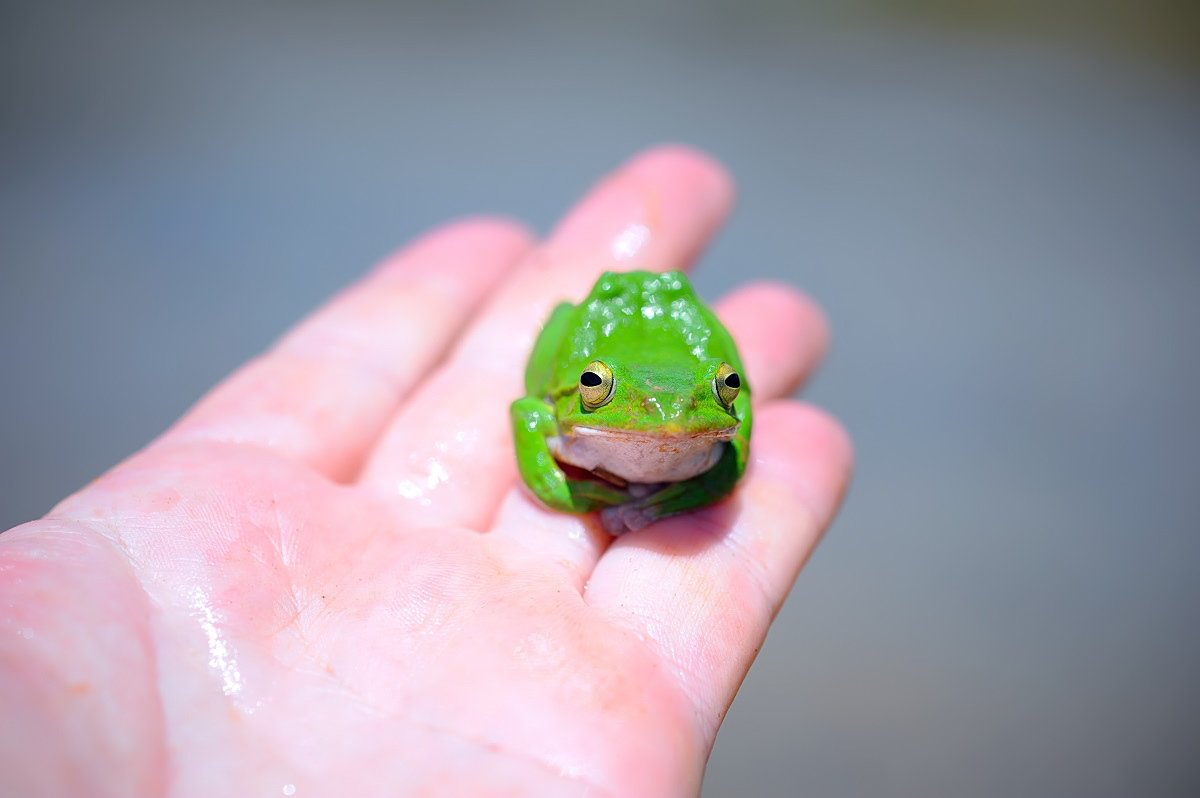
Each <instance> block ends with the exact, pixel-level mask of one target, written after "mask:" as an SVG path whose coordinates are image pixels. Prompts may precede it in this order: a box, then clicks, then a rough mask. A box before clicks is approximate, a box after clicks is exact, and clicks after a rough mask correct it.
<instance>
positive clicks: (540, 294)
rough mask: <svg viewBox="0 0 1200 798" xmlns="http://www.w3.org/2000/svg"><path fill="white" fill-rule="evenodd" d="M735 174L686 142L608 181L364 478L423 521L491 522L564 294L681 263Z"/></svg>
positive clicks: (508, 480) (396, 428)
mask: <svg viewBox="0 0 1200 798" xmlns="http://www.w3.org/2000/svg"><path fill="white" fill-rule="evenodd" d="M731 198H732V188H731V185H730V182H729V179H728V177H727V176H726V174H725V172H724V171H723V170H722V169H721V168H720V167H719V166H717V165H716V164H715V163H713V161H711V160H710V159H708V158H707V157H705V156H702V155H699V154H697V153H694V152H691V151H688V150H684V149H681V148H665V149H659V150H654V151H651V152H649V153H646V154H644V155H642V156H640V157H638V158H635V159H634V160H633V161H631V162H630V163H629V164H627V165H626V166H624V167H623V168H621V169H619V170H618V171H617V172H616V173H615V174H614V175H613V176H612V177H610V178H608V179H607V180H605V181H604V182H602V183H601V184H600V185H598V186H597V187H596V188H595V189H594V190H593V191H592V192H591V193H589V194H588V195H587V196H586V197H585V198H584V200H583V201H582V202H581V203H580V204H579V205H578V206H576V207H575V208H574V209H573V210H572V211H571V212H570V213H569V214H568V215H567V217H566V218H565V220H564V221H563V222H562V224H561V225H560V226H559V228H558V229H557V230H556V231H555V233H554V234H553V235H552V236H551V238H550V240H549V241H548V242H547V243H546V244H545V246H544V247H542V248H541V250H539V251H538V252H536V253H534V254H533V255H532V256H530V257H529V258H528V259H527V260H526V262H525V264H524V266H523V267H522V268H521V269H520V271H519V272H518V273H517V274H516V275H514V278H513V279H512V280H511V281H510V282H509V283H508V284H507V285H506V286H505V288H504V290H502V291H500V292H499V293H498V295H497V296H496V297H495V300H494V301H493V302H492V303H491V304H490V305H489V306H488V307H487V309H486V310H485V312H484V313H483V314H482V315H481V317H480V318H479V319H478V321H477V322H476V323H475V324H474V325H473V326H472V328H471V330H470V331H469V332H468V333H467V334H466V335H465V337H464V339H463V341H462V343H461V345H460V346H459V347H458V349H457V351H456V352H455V354H454V356H453V357H452V359H451V360H450V362H449V363H448V364H447V366H446V367H445V368H444V369H442V370H441V371H440V372H439V373H438V374H436V375H435V376H434V377H433V378H432V379H431V380H430V381H429V382H428V383H427V384H425V385H424V386H423V387H422V390H421V391H420V392H419V394H418V395H416V396H414V397H413V400H412V402H410V403H409V404H407V405H405V406H404V407H403V408H402V409H401V410H400V412H399V413H398V414H397V415H396V418H395V419H394V420H393V421H392V423H391V425H390V427H389V429H388V431H387V433H386V434H385V435H384V437H383V439H382V441H381V443H380V445H379V447H378V448H377V449H376V450H375V452H374V453H373V455H372V456H371V459H370V461H369V463H368V465H367V468H366V469H365V471H364V473H363V476H362V482H363V484H364V485H365V486H366V487H368V488H369V489H373V490H377V491H379V492H381V493H383V494H384V495H385V496H387V497H389V498H390V499H392V500H393V501H394V502H396V503H397V505H398V506H399V507H400V508H401V509H407V508H409V507H412V508H419V510H420V512H419V513H410V514H409V516H408V517H409V518H410V519H412V520H414V521H417V522H419V523H420V524H422V525H427V526H436V525H444V524H461V525H465V526H470V527H474V528H480V529H481V528H483V527H485V526H486V525H488V524H489V523H490V520H491V518H492V516H493V514H494V513H495V510H496V506H497V505H498V503H499V501H500V498H501V496H502V495H503V492H504V491H505V490H506V489H507V488H508V487H509V486H510V485H511V484H512V482H513V479H514V477H515V473H516V471H515V466H514V461H513V453H512V436H511V431H510V428H509V424H510V421H509V414H508V406H509V404H510V403H511V402H512V400H513V399H515V398H517V397H519V396H521V394H522V393H523V392H524V389H523V374H524V369H525V359H526V358H527V357H528V355H529V350H530V348H531V347H532V345H533V341H534V338H535V337H536V335H537V333H538V331H539V329H540V327H541V324H542V322H543V321H544V320H545V319H546V317H547V315H548V314H549V312H550V310H551V309H552V308H553V306H554V305H555V304H556V303H558V302H559V301H561V300H564V299H568V300H578V299H579V298H581V297H582V296H583V295H584V294H585V293H586V292H587V290H588V289H589V288H590V287H591V285H592V283H593V282H595V280H596V278H597V277H598V276H599V274H600V273H601V272H602V271H604V270H616V269H634V268H640V269H660V270H661V269H668V268H680V267H681V266H683V265H685V264H686V263H687V262H688V261H689V260H690V259H691V258H692V257H693V256H694V255H695V253H696V252H698V251H699V250H700V248H701V247H702V246H703V244H704V242H706V241H707V240H708V239H709V237H710V236H711V235H712V233H713V232H714V231H715V229H716V227H717V226H718V224H720V222H721V221H722V220H723V219H724V217H725V215H726V213H727V211H728V208H729V205H730V202H731Z"/></svg>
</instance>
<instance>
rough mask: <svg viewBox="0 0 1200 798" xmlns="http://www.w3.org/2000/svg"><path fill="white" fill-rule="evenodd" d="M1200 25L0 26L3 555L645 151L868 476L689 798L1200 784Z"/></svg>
mask: <svg viewBox="0 0 1200 798" xmlns="http://www.w3.org/2000/svg"><path fill="white" fill-rule="evenodd" d="M1194 8H1195V5H1194V4H1190V3H1184V2H1148V3H1141V4H1137V3H1118V2H1107V1H1106V0H1098V1H1097V2H1090V3H1085V2H1066V3H1062V2H1060V3H1035V2H1015V3H1012V2H1010V3H1001V2H986V1H985V0H971V1H968V2H958V3H955V2H936V0H934V1H927V2H919V1H910V2H899V3H887V4H882V3H872V2H851V3H834V2H818V3H807V4H801V3H783V2H748V1H743V2H737V3H734V2H716V1H715V0H709V2H691V3H685V2H643V3H626V2H618V3H611V2H610V3H593V4H590V5H587V6H581V7H579V8H575V9H573V10H570V11H568V10H566V9H565V8H564V7H563V6H561V5H560V4H553V3H544V4H539V3H527V2H521V3H491V4H485V3H466V2H443V3H416V4H413V3H407V4H401V5H397V6H386V5H383V4H378V5H377V4H373V3H366V2H349V3H347V2H341V3H338V4H336V5H334V4H328V5H326V4H319V3H315V2H310V3H293V4H288V5H262V4H257V3H255V4H246V3H240V4H230V5H221V4H205V5H203V7H201V6H200V5H199V4H193V5H192V6H191V7H179V8H173V9H172V10H165V9H164V8H162V7H158V6H146V7H142V8H138V7H136V6H134V5H126V4H121V3H117V4H113V3H106V4H98V3H92V4H83V3H81V4H77V5H64V4H59V3H37V4H34V3H27V4H20V5H13V4H5V5H2V6H0V9H2V10H0V101H2V102H0V115H2V116H0V119H2V124H0V269H2V271H0V380H2V381H3V386H2V390H0V527H2V526H6V525H9V524H14V523H17V522H19V521H23V520H27V519H30V518H33V517H36V516H38V515H39V514H41V513H43V512H44V511H45V510H46V509H48V508H49V507H50V506H51V505H52V504H53V503H54V501H55V500H56V499H58V498H60V497H61V496H62V495H64V494H65V493H67V492H69V491H71V490H73V489H75V488H77V487H78V486H80V485H81V484H82V483H84V482H86V481H87V480H88V479H90V478H91V477H93V476H94V475H96V474H97V473H98V472H99V471H101V470H102V469H103V468H104V467H106V466H107V465H108V464H110V463H111V462H113V461H114V460H115V459H117V458H120V457H122V456H123V455H125V454H127V453H129V452H130V451H132V450H133V449H135V448H136V447H138V446H139V445H140V444H141V443H142V442H144V441H145V440H147V439H148V438H149V437H150V436H152V435H154V434H155V433H156V432H158V431H159V430H161V429H162V428H163V427H164V426H166V425H167V424H168V423H169V422H170V421H171V420H172V419H173V418H174V417H176V416H177V415H178V414H179V413H180V412H181V411H182V410H183V409H184V408H185V407H186V406H187V405H188V404H189V403H190V401H192V400H193V399H194V398H195V397H196V396H197V395H198V394H199V393H200V392H201V391H203V390H204V389H205V388H206V387H208V386H210V385H211V384H212V383H213V382H214V381H215V380H217V379H218V378H219V377H220V376H221V375H222V374H224V373H225V372H227V371H228V370H229V369H230V368H232V367H233V366H234V365H236V364H237V363H239V362H240V361H242V360H243V359H245V358H246V357H248V356H249V355H251V354H253V353H255V352H256V351H258V350H260V349H261V348H262V347H264V346H265V345H266V344H268V342H270V341H271V340H272V338H273V337H274V336H275V335H276V334H277V333H278V332H279V331H280V330H281V329H282V328H283V327H285V326H286V325H287V324H289V323H290V322H291V321H293V320H294V319H296V318H297V317H299V316H300V315H301V314H303V313H304V312H306V311H307V310H308V309H309V308H311V307H313V306H314V305H316V304H317V303H318V302H320V301H321V300H322V298H324V297H325V296H327V295H328V294H330V293H331V292H332V291H334V290H335V289H336V288H338V287H339V286H341V285H343V284H344V283H346V282H347V281H349V280H351V279H353V278H354V277H355V276H356V275H358V274H359V273H360V272H361V271H362V270H363V269H364V268H365V267H366V266H368V265H369V264H371V263H372V262H373V261H375V260H376V259H378V258H379V257H380V256H382V255H383V254H385V253H386V252H388V251H389V250H390V249H392V248H393V247H394V246H396V245H398V244H399V243H401V242H403V241H404V240H406V239H407V238H409V237H410V236H412V235H414V234H416V233H417V232H419V231H421V230H422V229H424V228H426V227H428V226H430V225H432V224H436V223H438V222H440V221H443V220H446V219H448V218H450V217H454V216H457V215H460V214H463V213H468V212H475V211H495V212H501V213H506V214H511V215H515V216H518V217H522V218H524V219H527V220H529V221H530V222H532V223H533V224H535V225H536V226H537V227H539V228H540V229H543V230H544V229H546V228H547V227H548V226H549V225H550V224H551V223H552V221H553V220H554V218H555V217H556V215H557V214H558V213H559V212H560V211H561V210H562V209H563V207H564V205H565V204H566V203H568V202H570V201H571V200H572V199H573V198H575V197H576V195H577V194H578V193H579V192H580V191H581V190H583V189H584V188H586V187H587V186H588V184H589V183H590V182H591V181H592V180H593V179H594V178H595V177H597V176H598V175H599V174H601V173H602V172H604V171H605V170H607V169H608V168H610V167H612V166H613V165H615V164H617V163H618V162H619V161H621V160H622V159H624V158H625V157H626V156H628V155H629V154H630V153H632V152H634V151H635V150H638V149H640V148H642V147H644V146H646V145H648V144H651V143H655V142H659V141H663V140H681V141H686V142H691V143H694V144H697V145H700V146H702V147H704V148H707V149H709V150H711V151H712V152H713V153H715V154H716V155H717V156H719V157H720V158H722V159H723V160H724V161H725V162H726V163H727V164H729V166H730V167H731V169H732V170H733V172H734V173H735V174H736V176H737V178H738V181H739V183H740V187H741V201H740V205H739V209H738V213H737V215H736V218H735V219H734V221H733V222H732V224H731V225H730V226H729V228H728V230H727V232H726V233H725V235H724V236H723V237H722V238H721V239H720V241H719V242H718V243H717V245H716V246H715V247H714V248H713V249H712V251H711V253H710V254H709V256H708V257H707V258H706V260H705V263H704V264H703V267H702V269H701V271H700V273H699V276H698V284H699V286H700V288H701V290H702V292H703V293H704V294H706V295H707V296H710V297H715V296H717V295H719V294H720V293H721V292H723V291H725V290H726V289H728V288H730V287H731V286H732V285H734V284H735V283H737V282H738V281H740V280H743V279H746V278H750V277H770V278H776V279H784V280H788V281H791V282H793V283H795V284H797V285H799V286H802V287H803V288H805V289H807V290H808V291H810V292H811V293H813V294H814V295H815V296H816V297H817V298H818V299H820V300H821V301H822V302H823V303H824V304H825V306H826V307H827V308H828V310H829V312H830V314H831V316H832V319H833V322H834V325H835V332H836V341H835V347H834V350H833V353H832V357H831V359H830V361H829V364H828V367H827V368H825V369H824V371H823V372H822V374H821V376H820V377H819V378H818V380H817V381H816V382H815V384H814V385H813V386H812V387H811V389H810V390H809V392H808V396H810V397H811V398H812V399H813V400H814V401H817V402H819V403H821V404H823V405H825V406H827V407H829V408H831V409H832V410H833V411H835V412H836V413H838V414H839V415H840V416H841V417H842V418H843V419H844V420H845V421H846V423H847V424H848V426H849V427H850V429H851V431H852V432H853V434H854V436H855V438H856V441H857V445H858V449H859V457H860V468H859V472H858V476H857V480H856V483H855V485H854V488H853V490H852V493H851V495H850V498H849V503H848V505H847V507H846V510H845V513H844V515H843V516H842V517H841V519H840V520H839V522H838V523H837V525H836V526H835V528H834V529H833V531H832V533H831V535H830V536H829V537H828V538H827V540H826V541H825V543H824V544H823V546H822V547H821V549H820V551H819V552H818V553H817V556H816V557H815V558H814V559H813V561H812V562H811V564H810V565H809V567H808V570H807V572H806V573H805V575H804V577H803V578H802V579H801V581H800V584H799V586H798V587H797V589H796V590H795V592H794V593H793V596H792V599H791V601H790V602H789V604H788V606H787V607H786V609H785V610H784V612H783V614H782V615H781V617H780V619H779V622H778V624H777V626H776V628H775V629H774V630H773V632H772V635H771V637H770V639H769V641H768V643H767V646H766V648H765V649H764V651H763V653H762V655H761V657H760V659H759V661H758V663H757V664H756V665H755V667H754V670H753V671H752V672H751V674H750V677H749V679H748V680H747V682H746V684H745V686H744V688H743V690H742V694H741V696H740V698H739V700H738V702H737V703H736V704H735V705H734V708H733V710H732V712H731V713H730V715H729V719H728V722H727V723H726V726H725V728H724V729H723V731H722V733H721V736H720V739H719V741H718V744H717V748H716V752H715V754H714V756H713V759H712V763H711V765H710V768H709V774H708V779H707V783H706V787H705V793H706V795H708V796H727V795H728V796H732V795H760V796H775V795H779V796H790V795H814V796H1013V795H1020V796H1131V795H1137V796H1169V795H1179V796H1183V795H1196V794H1200V720H1197V718H1198V716H1200V700H1198V699H1200V690H1198V688H1197V677H1198V675H1200V623H1198V622H1200V578H1198V571H1200V568H1198V565H1197V562H1198V560H1200V484H1198V481H1197V476H1198V473H1200V468H1198V465H1197V463H1198V459H1200V424H1198V423H1197V419H1196V413H1197V410H1198V409H1200V374H1198V373H1197V372H1198V369H1197V362H1198V357H1197V354H1196V348H1197V345H1198V344H1200V91H1198V89H1200V79H1198V76H1200V36H1198V35H1197V33H1198V28H1197V22H1198V20H1200V14H1198V13H1197V12H1196V11H1195V10H1193V9H1194Z"/></svg>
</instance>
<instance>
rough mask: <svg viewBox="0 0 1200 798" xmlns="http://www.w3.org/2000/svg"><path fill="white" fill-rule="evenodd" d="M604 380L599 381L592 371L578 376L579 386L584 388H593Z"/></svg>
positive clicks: (598, 377) (597, 375)
mask: <svg viewBox="0 0 1200 798" xmlns="http://www.w3.org/2000/svg"><path fill="white" fill-rule="evenodd" d="M602 382H604V380H602V379H600V375H599V374H597V373H596V372H594V371H585V372H583V374H581V375H580V376H579V384H580V385H582V386H583V387H585V388H595V387H596V386H597V385H599V384H600V383H602Z"/></svg>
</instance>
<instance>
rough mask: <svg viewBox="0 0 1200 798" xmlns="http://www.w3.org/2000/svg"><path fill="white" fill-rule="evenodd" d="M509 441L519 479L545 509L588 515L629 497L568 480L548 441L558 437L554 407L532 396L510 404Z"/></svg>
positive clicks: (611, 489) (603, 486)
mask: <svg viewBox="0 0 1200 798" xmlns="http://www.w3.org/2000/svg"><path fill="white" fill-rule="evenodd" d="M512 421H513V438H514V440H515V443H516V450H517V468H518V470H519V471H520V472H521V478H522V479H524V480H525V484H526V485H528V486H529V489H530V490H531V491H533V494H534V495H535V496H537V497H538V498H539V499H540V500H541V501H542V502H543V503H544V504H546V505H547V506H548V507H552V508H554V509H555V510H562V511H563V512H568V513H590V512H592V511H593V510H599V509H600V508H602V507H611V506H612V505H615V504H621V503H623V502H627V501H629V494H627V493H625V492H623V491H620V490H617V489H615V488H611V487H609V486H607V485H604V484H601V483H599V482H593V481H591V480H586V479H582V480H581V479H570V478H568V477H567V475H566V474H565V473H563V470H562V468H560V467H559V465H558V462H557V461H555V459H554V455H553V454H552V453H551V452H550V445H549V443H548V439H549V438H552V437H553V436H555V435H557V434H558V422H557V421H556V420H555V416H554V408H553V407H551V406H550V405H549V404H547V403H546V402H544V401H542V400H541V399H538V398H536V397H533V396H526V397H525V398H523V399H518V400H517V401H515V402H513V404H512Z"/></svg>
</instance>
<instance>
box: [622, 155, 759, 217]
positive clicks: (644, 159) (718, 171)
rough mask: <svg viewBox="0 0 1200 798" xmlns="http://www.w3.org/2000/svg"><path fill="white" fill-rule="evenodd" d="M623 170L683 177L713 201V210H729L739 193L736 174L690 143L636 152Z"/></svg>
mask: <svg viewBox="0 0 1200 798" xmlns="http://www.w3.org/2000/svg"><path fill="white" fill-rule="evenodd" d="M619 171H620V172H623V173H626V174H629V175H632V176H637V177H647V178H651V179H659V178H667V179H669V180H672V181H679V180H683V181H684V182H685V183H686V184H687V186H688V187H689V188H690V189H691V190H694V191H698V192H699V193H700V194H701V195H702V196H706V197H709V198H711V199H712V200H713V203H714V209H715V210H717V211H718V212H720V213H721V214H725V213H728V211H729V209H730V208H731V206H732V204H733V200H734V195H735V193H736V190H735V184H734V180H733V175H732V174H731V173H730V172H729V170H728V169H727V168H726V167H725V165H724V164H723V163H721V161H719V160H718V159H717V158H716V157H715V156H714V155H712V154H710V153H708V152H706V151H704V150H702V149H700V148H698V147H693V146H691V145H689V144H680V143H667V144H658V145H655V146H653V147H650V148H648V149H645V150H642V151H641V152H639V153H637V154H636V155H634V156H633V157H632V158H630V159H629V160H628V161H626V162H625V165H624V166H623V167H621V169H620V170H619Z"/></svg>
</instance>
